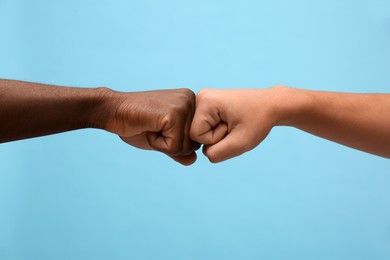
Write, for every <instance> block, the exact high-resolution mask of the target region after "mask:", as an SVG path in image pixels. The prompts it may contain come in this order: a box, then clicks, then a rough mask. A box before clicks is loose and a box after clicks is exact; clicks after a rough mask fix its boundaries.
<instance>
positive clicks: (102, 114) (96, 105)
mask: <svg viewBox="0 0 390 260" xmlns="http://www.w3.org/2000/svg"><path fill="white" fill-rule="evenodd" d="M93 92H94V95H93V105H92V106H91V109H90V110H89V111H88V113H87V114H88V115H87V120H86V127H87V128H97V129H102V130H107V125H108V124H109V122H110V121H112V120H113V118H114V116H115V111H116V106H117V104H118V103H119V94H118V92H116V91H114V90H112V89H110V88H107V87H98V88H95V89H93Z"/></svg>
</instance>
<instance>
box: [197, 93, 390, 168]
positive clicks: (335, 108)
mask: <svg viewBox="0 0 390 260" xmlns="http://www.w3.org/2000/svg"><path fill="white" fill-rule="evenodd" d="M196 105H197V110H196V113H195V116H194V120H193V122H192V126H191V130H190V136H191V138H192V139H193V140H195V141H197V142H199V143H203V144H205V145H204V147H203V152H204V154H205V155H206V156H207V157H208V158H209V160H210V161H211V162H221V161H224V160H227V159H229V158H232V157H235V156H238V155H240V154H242V153H244V152H247V151H249V150H251V149H253V148H255V147H256V146H257V145H259V144H260V143H261V142H262V141H263V140H264V139H265V138H266V137H267V135H268V134H269V132H270V131H271V129H272V128H273V127H275V126H290V127H295V128H297V129H300V130H303V131H305V132H308V133H311V134H313V135H316V136H319V137H322V138H325V139H328V140H330V141H333V142H337V143H340V144H343V145H346V146H349V147H352V148H355V149H359V150H362V151H365V152H368V153H372V154H376V155H379V156H382V157H386V158H390V94H352V93H338V92H326V91H311V90H302V89H296V88H291V87H285V86H276V87H273V88H269V89H237V90H218V89H203V90H201V91H200V92H199V93H198V95H197V97H196Z"/></svg>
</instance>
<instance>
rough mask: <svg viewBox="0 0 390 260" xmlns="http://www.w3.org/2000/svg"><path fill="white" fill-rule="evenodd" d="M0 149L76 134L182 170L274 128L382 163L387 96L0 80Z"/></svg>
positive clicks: (388, 153)
mask: <svg viewBox="0 0 390 260" xmlns="http://www.w3.org/2000/svg"><path fill="white" fill-rule="evenodd" d="M0 122H1V123H0V143H2V142H10V141H16V140H21V139H26V138H32V137H39V136H44V135H50V134H55V133H61V132H66V131H71V130H77V129H83V128H99V129H104V130H107V131H110V132H112V133H115V134H117V135H119V136H120V138H122V140H123V141H125V142H126V143H128V144H130V145H133V146H135V147H138V148H141V149H147V150H157V151H160V152H163V153H165V154H167V155H168V156H170V157H172V158H173V159H174V160H176V161H178V162H180V163H182V164H184V165H190V164H192V163H193V162H195V160H196V153H195V151H196V150H197V149H198V148H199V147H200V145H201V144H203V145H204V146H203V153H204V154H205V155H206V156H207V157H208V158H209V160H210V161H211V162H221V161H223V160H227V159H229V158H232V157H235V156H238V155H240V154H242V153H244V152H246V151H249V150H251V149H253V148H254V147H256V146H257V145H258V144H259V143H260V142H261V141H263V140H264V138H266V136H267V135H268V133H269V132H270V131H271V129H272V128H273V127H274V126H291V127H295V128H298V129H300V130H303V131H305V132H308V133H311V134H314V135H317V136H319V137H322V138H325V139H328V140H331V141H334V142H337V143H340V144H343V145H346V146H349V147H352V148H355V149H359V150H362V151H365V152H369V153H372V154H376V155H379V156H383V157H387V158H390V134H389V133H390V95H389V94H354V93H340V92H326V91H313V90H303V89H296V88H290V87H283V86H277V87H273V88H268V89H236V90H217V89H203V90H201V91H200V92H199V93H198V94H197V95H196V96H195V94H194V93H193V92H192V91H191V90H189V89H176V90H157V91H146V92H126V93H124V92H118V91H114V90H111V89H108V88H74V87H64V86H52V85H45V84H38V83H32V82H24V81H16V80H6V79H0Z"/></svg>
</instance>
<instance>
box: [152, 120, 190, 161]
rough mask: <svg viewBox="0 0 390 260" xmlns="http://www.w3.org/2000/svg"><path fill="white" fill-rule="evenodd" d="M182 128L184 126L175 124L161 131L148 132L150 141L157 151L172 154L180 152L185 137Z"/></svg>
mask: <svg viewBox="0 0 390 260" xmlns="http://www.w3.org/2000/svg"><path fill="white" fill-rule="evenodd" d="M182 128H183V126H180V125H174V126H172V127H170V128H168V129H167V130H163V131H161V132H148V134H147V138H148V142H149V143H150V146H151V147H152V148H153V149H155V150H157V151H160V152H163V153H166V154H172V155H175V154H178V153H179V152H180V150H181V147H182V140H183V138H184V132H183V131H182V130H181V129H182Z"/></svg>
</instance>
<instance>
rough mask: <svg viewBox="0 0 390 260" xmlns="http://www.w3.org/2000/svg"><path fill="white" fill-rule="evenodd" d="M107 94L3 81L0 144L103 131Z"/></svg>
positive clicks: (91, 89) (0, 95)
mask: <svg viewBox="0 0 390 260" xmlns="http://www.w3.org/2000/svg"><path fill="white" fill-rule="evenodd" d="M106 91H107V90H106V89H104V88H73V87H72V88H71V87H61V86H50V85H44V84H37V83H30V82H23V81H14V80H5V79H0V122H1V124H0V142H8V141H14V140H20V139H25V138H31V137H37V136H43V135H49V134H55V133H60V132H65V131H70V130H76V129H82V128H91V127H93V128H102V127H103V126H104V124H105V123H104V120H105V118H106V114H107V113H108V110H107V109H105V107H106V104H105V103H106V102H107V98H106V96H107V95H105V94H103V93H105V92H106Z"/></svg>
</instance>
